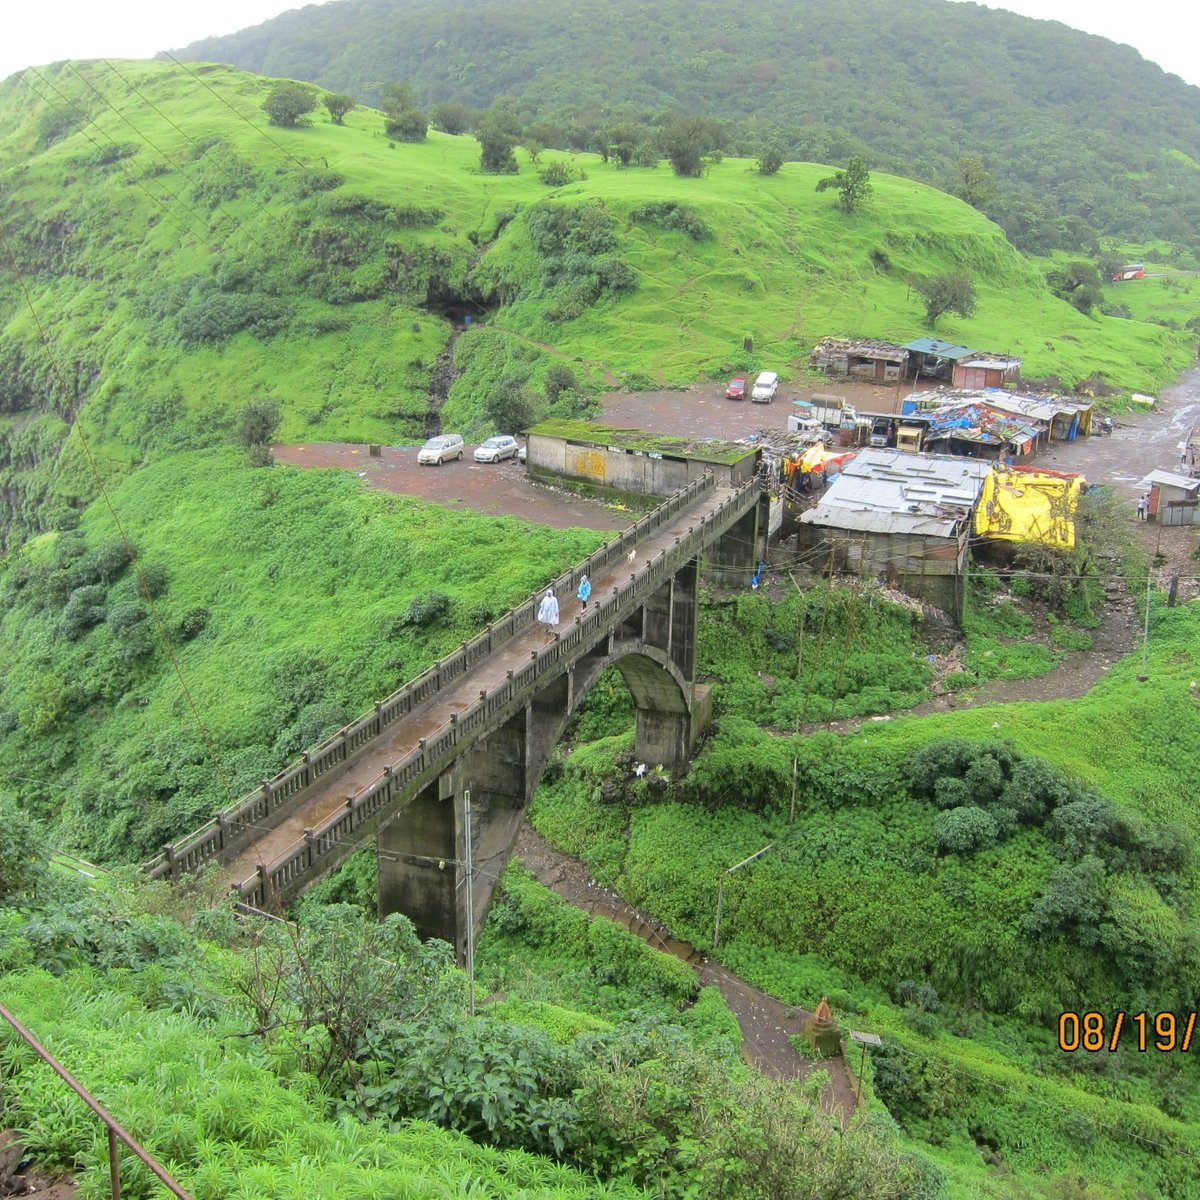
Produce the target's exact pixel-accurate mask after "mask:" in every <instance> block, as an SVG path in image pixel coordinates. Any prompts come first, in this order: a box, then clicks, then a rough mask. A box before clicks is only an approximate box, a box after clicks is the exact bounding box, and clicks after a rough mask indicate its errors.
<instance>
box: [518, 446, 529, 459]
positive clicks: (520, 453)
mask: <svg viewBox="0 0 1200 1200" xmlns="http://www.w3.org/2000/svg"><path fill="white" fill-rule="evenodd" d="M528 449H529V447H528V446H522V447H521V448H520V450H518V451H517V462H519V463H523V462H524V461H525V454H526V451H527V450H528Z"/></svg>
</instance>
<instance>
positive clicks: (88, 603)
mask: <svg viewBox="0 0 1200 1200" xmlns="http://www.w3.org/2000/svg"><path fill="white" fill-rule="evenodd" d="M112 503H113V507H114V508H115V510H116V512H117V513H119V515H120V517H121V521H122V527H123V529H124V532H125V534H126V536H127V537H128V539H129V542H130V543H131V545H132V546H133V548H134V550H135V552H136V555H137V558H136V562H135V563H133V564H131V563H130V561H129V554H128V552H127V549H126V546H125V543H124V542H123V541H122V540H121V539H120V537H119V536H118V535H117V532H116V530H115V528H114V526H113V522H112V518H111V515H110V514H109V512H108V511H107V509H106V508H104V507H103V506H102V505H99V504H97V505H96V506H95V507H93V508H92V509H91V510H89V511H88V512H87V513H86V514H85V516H84V519H83V522H82V524H81V527H80V528H79V529H78V530H71V531H64V532H60V533H50V534H45V535H43V536H42V537H40V538H38V539H35V540H34V541H32V542H30V543H29V544H28V545H27V546H25V547H24V548H23V549H22V550H20V551H19V552H16V553H13V554H11V555H10V556H9V558H8V560H7V563H6V569H5V570H4V572H3V575H2V576H0V646H2V647H3V649H2V651H0V652H2V653H3V655H4V659H5V663H6V670H5V672H4V679H3V682H2V683H0V727H2V729H3V734H4V736H3V738H2V739H0V776H3V777H4V778H5V779H6V780H7V779H9V778H11V779H12V780H13V781H14V782H5V783H0V792H3V791H8V792H10V793H12V794H17V793H19V794H20V795H21V797H22V801H23V803H24V804H25V805H26V806H27V807H28V808H29V809H30V810H32V811H35V812H37V813H40V814H42V815H44V816H46V817H47V818H50V817H55V818H56V819H57V820H58V821H59V826H58V834H57V836H58V837H59V838H60V839H61V841H62V843H63V844H64V845H69V846H71V847H73V848H75V849H76V850H80V851H82V852H83V853H85V854H86V855H88V856H94V857H98V858H100V859H102V860H106V861H109V860H116V861H129V860H131V859H138V858H146V857H149V856H150V855H151V854H153V853H154V852H155V851H156V850H157V849H158V848H159V847H160V846H161V845H162V843H163V842H164V841H169V840H172V839H173V838H176V837H178V836H181V835H182V834H184V833H186V832H187V831H188V830H190V829H192V828H194V827H195V826H196V825H197V824H200V823H202V822H203V821H205V820H207V819H208V818H209V817H210V816H211V815H212V813H213V812H215V811H216V810H217V809H219V808H222V807H225V806H226V805H227V804H228V803H230V802H231V800H233V799H236V798H237V797H239V796H240V795H242V794H244V792H246V791H248V790H250V789H251V788H252V787H254V786H256V785H257V783H258V782H259V781H260V780H261V779H262V778H264V777H265V776H267V775H269V774H273V773H274V771H275V770H277V769H278V768H279V767H280V766H282V765H283V764H284V763H285V762H287V761H290V760H291V759H292V758H294V757H295V756H296V755H297V754H298V753H299V752H300V751H301V750H302V749H304V748H305V747H306V746H310V745H312V744H314V743H315V742H316V741H318V740H320V738H321V737H323V736H325V735H326V734H328V733H330V732H332V731H333V730H335V729H337V728H338V727H339V726H340V725H342V724H344V723H345V722H346V721H348V720H349V719H351V718H352V717H354V716H357V715H358V714H359V713H360V712H363V711H364V710H365V709H367V708H368V707H369V706H370V704H371V703H372V701H374V700H378V699H380V698H382V697H383V696H385V695H387V694H389V693H390V692H392V691H394V690H395V689H396V688H397V687H399V686H400V684H401V683H403V682H404V681H405V680H406V679H409V678H412V677H413V676H415V675H417V674H419V673H420V672H421V671H422V670H424V668H425V667H426V666H428V665H429V664H430V663H431V662H432V661H433V660H434V659H436V658H438V657H439V656H441V655H443V654H445V653H446V652H447V651H448V650H450V649H451V648H453V647H455V646H457V645H458V644H459V643H460V642H461V641H463V640H464V639H465V638H467V637H470V636H473V635H474V634H475V633H477V632H478V631H479V629H480V628H482V626H483V625H484V624H486V622H487V621H488V620H490V619H491V617H492V616H493V615H496V614H499V613H501V612H503V611H505V610H506V609H507V608H508V607H509V606H510V605H512V604H514V603H516V602H518V601H520V600H523V599H524V598H525V597H526V596H528V595H529V594H530V593H532V592H534V591H536V590H537V589H538V588H539V587H541V586H542V585H543V584H544V583H545V582H546V580H547V579H551V578H553V577H554V576H555V575H557V574H558V573H560V572H561V571H563V570H564V569H565V568H566V567H567V566H568V564H570V563H572V562H576V561H578V560H579V559H580V558H581V557H582V556H584V555H585V554H587V553H588V552H590V550H591V549H593V548H594V547H595V546H596V545H597V544H598V543H599V541H600V540H601V539H600V535H598V534H595V533H592V532H589V531H551V530H544V529H541V528H540V527H539V528H537V531H536V532H537V536H536V538H535V537H532V536H531V533H532V532H533V531H534V528H533V527H531V526H528V525H525V524H523V523H522V522H520V521H516V520H512V519H508V518H487V517H483V518H481V517H477V516H475V515H474V514H466V513H455V512H452V511H450V510H448V509H444V508H438V507H434V506H431V505H426V504H422V503H419V502H417V501H414V500H411V499H408V498H406V497H398V496H393V495H388V494H385V493H380V492H374V491H366V490H364V489H363V488H362V486H361V484H360V483H359V481H358V480H357V479H356V478H354V477H353V476H351V475H348V474H344V473H341V472H334V471H327V472H326V471H321V472H305V471H299V470H295V469H292V468H285V467H275V468H272V469H270V470H254V469H252V468H250V467H248V466H246V465H245V464H244V462H243V461H242V455H241V454H240V453H238V452H236V451H233V450H225V451H194V452H191V453H185V454H179V455H175V456H173V457H171V458H170V459H168V460H164V461H162V462H159V463H154V464H152V465H149V466H147V467H145V468H144V469H143V470H141V471H139V472H137V473H136V474H135V475H133V476H131V477H130V478H129V479H128V480H126V481H125V482H124V483H123V484H122V485H121V486H120V487H117V488H115V489H114V491H113V493H112ZM450 596H452V597H453V598H452V599H450V598H449V597H450ZM151 601H152V603H153V612H151ZM164 639H165V641H166V642H167V643H168V644H169V645H170V653H169V654H168V652H167V650H166V649H165V647H164V644H163V641H164ZM248 646H257V647H260V649H259V650H258V651H257V652H255V653H248V651H247V647H248ZM176 665H178V674H177V673H176ZM181 681H182V683H184V684H186V688H187V692H186V694H185V693H184V691H183V690H182V688H181Z"/></svg>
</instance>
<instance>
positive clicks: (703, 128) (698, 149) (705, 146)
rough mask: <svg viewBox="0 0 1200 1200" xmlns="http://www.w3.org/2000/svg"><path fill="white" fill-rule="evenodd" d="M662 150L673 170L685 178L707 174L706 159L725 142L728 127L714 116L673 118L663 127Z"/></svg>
mask: <svg viewBox="0 0 1200 1200" xmlns="http://www.w3.org/2000/svg"><path fill="white" fill-rule="evenodd" d="M661 142H662V149H663V153H664V154H665V155H666V157H667V159H668V161H669V162H670V164H671V169H672V170H673V171H674V172H675V174H676V175H678V176H680V177H681V178H684V179H698V178H699V177H700V176H701V175H703V174H704V168H705V167H706V166H707V163H706V161H705V160H706V159H707V158H708V157H709V156H711V155H713V154H719V153H720V152H721V150H722V148H723V147H724V145H725V126H724V125H722V124H721V122H720V121H714V120H713V119H712V118H711V117H685V116H676V117H673V118H672V119H671V120H670V121H668V122H667V124H666V125H665V126H664V127H663V131H662V137H661Z"/></svg>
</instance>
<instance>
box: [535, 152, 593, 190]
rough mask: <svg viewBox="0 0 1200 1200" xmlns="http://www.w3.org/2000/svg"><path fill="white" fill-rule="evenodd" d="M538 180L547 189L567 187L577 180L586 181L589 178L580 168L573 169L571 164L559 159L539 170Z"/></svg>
mask: <svg viewBox="0 0 1200 1200" xmlns="http://www.w3.org/2000/svg"><path fill="white" fill-rule="evenodd" d="M538 178H539V179H540V180H541V181H542V182H543V183H544V184H545V185H546V186H547V187H566V185H567V184H568V183H574V182H575V180H577V179H586V178H587V176H586V175H585V174H584V173H583V171H581V170H580V169H579V168H578V167H573V166H572V165H571V164H570V163H568V162H563V161H562V159H559V160H558V161H556V162H552V163H547V164H546V165H545V166H544V167H541V168H539V169H538Z"/></svg>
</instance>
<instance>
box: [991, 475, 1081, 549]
mask: <svg viewBox="0 0 1200 1200" xmlns="http://www.w3.org/2000/svg"><path fill="white" fill-rule="evenodd" d="M1086 486H1087V480H1086V479H1084V477H1083V476H1082V475H1060V474H1059V473H1058V472H1056V471H1039V470H1037V469H1035V468H1032V467H1017V468H1015V469H1009V468H1002V467H997V468H996V469H995V470H994V471H991V472H990V473H989V474H988V476H987V478H986V479H984V481H983V490H982V491H981V492H980V494H979V504H978V506H977V507H976V509H975V532H976V533H977V534H979V535H980V536H981V537H991V538H1001V539H1003V540H1006V541H1011V542H1041V543H1042V544H1043V545H1046V546H1054V547H1057V548H1058V549H1060V550H1070V549H1071V548H1072V547H1073V546H1074V545H1075V509H1076V507H1077V505H1078V504H1079V497H1080V496H1081V495H1082V494H1083V489H1084V488H1085V487H1086Z"/></svg>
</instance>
